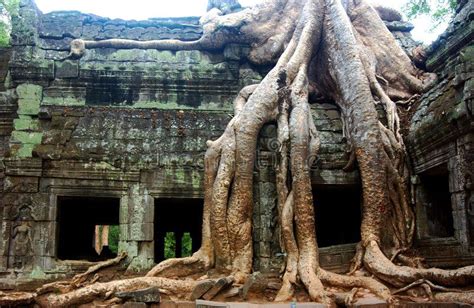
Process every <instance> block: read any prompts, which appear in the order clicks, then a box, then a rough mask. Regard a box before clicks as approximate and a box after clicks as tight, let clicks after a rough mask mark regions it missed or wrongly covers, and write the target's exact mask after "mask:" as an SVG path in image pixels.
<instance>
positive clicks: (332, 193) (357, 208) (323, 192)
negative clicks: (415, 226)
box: [313, 185, 361, 247]
mask: <svg viewBox="0 0 474 308" xmlns="http://www.w3.org/2000/svg"><path fill="white" fill-rule="evenodd" d="M313 202H314V209H315V215H316V237H317V240H318V246H319V247H328V246H334V245H341V244H350V243H357V242H359V241H360V223H361V188H360V186H356V185H317V186H313Z"/></svg>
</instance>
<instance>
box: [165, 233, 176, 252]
mask: <svg viewBox="0 0 474 308" xmlns="http://www.w3.org/2000/svg"><path fill="white" fill-rule="evenodd" d="M175 251H176V238H175V235H174V232H166V234H165V259H169V258H175V257H176V253H175Z"/></svg>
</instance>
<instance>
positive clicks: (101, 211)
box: [57, 197, 120, 261]
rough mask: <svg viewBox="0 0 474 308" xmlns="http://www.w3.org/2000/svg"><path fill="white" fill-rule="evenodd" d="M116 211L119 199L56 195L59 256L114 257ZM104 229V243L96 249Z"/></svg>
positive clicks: (117, 216) (75, 258)
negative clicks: (104, 244)
mask: <svg viewBox="0 0 474 308" xmlns="http://www.w3.org/2000/svg"><path fill="white" fill-rule="evenodd" d="M119 211H120V199H118V198H102V197H100V198H96V197H58V216H57V218H58V221H57V222H58V248H57V256H58V259H62V260H88V261H100V260H106V259H110V258H113V257H115V256H117V250H116V246H117V245H116V244H117V243H116V242H118V225H119ZM104 230H107V231H105V232H107V234H105V236H106V239H105V240H104V242H106V244H107V245H106V246H103V245H102V244H101V245H100V249H99V250H98V249H97V247H98V246H99V245H98V241H102V240H103V236H102V235H104ZM98 232H100V236H98V235H97V233H98Z"/></svg>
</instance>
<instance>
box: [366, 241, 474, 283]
mask: <svg viewBox="0 0 474 308" xmlns="http://www.w3.org/2000/svg"><path fill="white" fill-rule="evenodd" d="M364 265H365V266H366V268H367V269H368V270H369V271H370V272H372V273H374V275H376V276H377V277H378V278H380V279H382V280H384V281H386V282H388V283H390V284H391V285H394V286H397V287H404V286H406V285H407V284H410V283H412V282H414V281H416V280H418V279H425V280H428V281H431V282H432V283H436V284H439V285H442V286H463V285H472V284H473V283H474V266H473V265H471V266H465V267H462V268H459V269H454V270H442V269H438V268H428V269H420V268H413V267H408V266H397V265H395V264H393V263H392V262H391V261H390V260H389V259H387V257H386V256H385V255H384V254H383V253H382V251H381V250H380V247H379V245H378V244H377V242H376V241H370V242H369V243H368V244H367V246H366V248H365V256H364Z"/></svg>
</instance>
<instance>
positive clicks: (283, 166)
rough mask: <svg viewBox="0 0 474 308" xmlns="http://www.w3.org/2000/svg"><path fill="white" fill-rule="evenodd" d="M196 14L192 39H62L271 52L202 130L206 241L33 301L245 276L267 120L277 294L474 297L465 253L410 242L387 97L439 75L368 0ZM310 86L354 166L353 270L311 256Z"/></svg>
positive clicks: (180, 288)
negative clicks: (449, 257) (357, 236)
mask: <svg viewBox="0 0 474 308" xmlns="http://www.w3.org/2000/svg"><path fill="white" fill-rule="evenodd" d="M202 22H203V27H204V34H203V36H202V38H201V39H199V40H198V41H193V42H182V41H176V40H161V41H149V42H136V41H129V40H121V39H113V40H105V41H83V40H75V41H73V42H72V49H71V56H72V57H80V56H82V55H83V54H84V52H86V49H88V48H103V47H113V48H143V49H147V48H155V49H171V50H180V49H205V50H210V49H219V48H222V47H223V46H224V45H225V44H227V43H247V44H251V46H252V51H251V53H250V55H249V60H250V61H252V62H254V63H256V64H263V63H274V67H273V69H272V70H271V71H270V72H269V73H268V75H267V76H266V77H265V78H264V79H263V80H262V81H261V82H260V83H259V84H258V85H253V86H248V87H245V88H244V89H242V91H241V92H240V94H239V95H238V96H237V98H236V99H235V101H234V109H235V116H234V118H233V119H232V120H231V121H230V122H229V124H228V125H227V128H226V129H225V131H224V133H223V134H222V136H221V137H220V138H219V139H217V140H215V141H208V150H207V152H206V155H205V185H204V187H205V199H204V214H203V232H202V247H201V248H200V250H199V251H197V252H196V253H195V254H194V255H193V256H191V257H187V258H182V259H170V260H166V261H163V262H162V263H160V264H158V265H157V266H156V267H155V268H153V269H152V270H151V271H150V272H149V273H148V274H147V275H146V277H141V278H134V279H127V280H120V281H111V282H107V283H95V284H90V285H87V286H85V287H82V288H76V289H73V290H68V291H67V292H64V293H63V294H55V293H54V294H41V295H37V302H39V303H41V304H43V305H45V306H52V307H55V306H70V305H73V304H79V303H86V302H90V301H92V300H94V299H97V298H105V297H107V298H110V297H113V294H114V293H115V292H118V291H123V290H130V289H139V288H143V287H147V286H157V287H159V288H160V289H163V290H166V292H170V293H173V294H177V295H179V296H182V297H187V296H189V294H190V293H191V292H192V290H193V289H194V288H195V287H196V285H198V284H199V281H195V280H192V279H186V280H179V279H176V278H175V279H170V278H165V277H186V276H190V275H193V274H196V273H203V274H204V273H206V272H207V271H209V270H210V269H212V270H213V271H214V272H217V273H219V274H220V275H221V276H223V277H226V276H228V277H232V279H233V281H234V283H236V284H240V283H243V282H244V281H245V280H246V278H247V277H248V275H249V274H251V270H252V254H253V251H252V246H253V245H252V236H251V228H252V219H251V218H252V206H253V196H252V191H253V189H252V174H253V167H254V161H255V153H256V144H257V138H258V134H259V131H260V129H261V128H262V126H263V125H264V124H266V123H268V122H276V123H277V129H278V131H277V134H278V141H279V145H280V148H279V165H278V169H277V192H278V213H279V223H280V229H281V245H282V248H283V249H284V251H285V252H286V267H285V270H284V273H283V275H282V287H281V289H280V290H279V292H278V294H277V297H276V299H275V300H276V301H289V300H292V298H293V296H294V291H295V285H296V284H298V283H300V282H301V283H302V284H303V285H304V288H305V289H306V291H307V292H308V294H309V296H310V298H311V299H312V300H314V301H318V302H322V303H330V302H332V301H333V298H334V296H333V294H330V293H329V292H328V291H326V289H325V286H334V287H340V288H344V289H351V288H365V289H368V290H370V291H371V292H372V293H373V294H375V295H376V296H378V297H380V298H381V299H383V300H385V301H387V302H389V303H392V302H395V301H397V296H398V295H399V294H402V293H406V292H409V291H410V289H412V288H423V289H424V290H425V293H426V296H429V297H430V298H432V299H436V300H449V301H462V302H469V303H474V296H473V293H469V292H456V291H459V290H457V289H453V288H454V287H462V286H469V285H472V283H473V282H474V266H467V267H464V268H459V269H453V270H442V269H437V268H422V267H421V266H420V262H418V259H416V258H413V257H410V255H409V254H408V253H407V252H408V251H409V250H410V248H411V246H412V241H413V237H414V228H415V217H414V213H413V210H412V208H411V205H410V203H409V200H410V199H409V189H408V185H409V182H408V179H409V170H410V168H409V164H408V161H407V155H406V151H405V146H404V144H403V139H402V136H401V134H400V120H399V117H398V114H397V106H396V104H395V103H394V101H395V100H403V99H409V98H410V97H412V96H413V95H415V94H417V93H420V92H422V91H424V90H425V89H426V88H427V87H428V85H430V83H432V81H433V80H434V76H433V75H431V74H426V73H423V72H421V71H419V70H418V69H416V68H415V67H414V66H413V65H412V63H411V62H410V60H409V58H408V57H407V55H406V54H405V53H404V52H403V50H402V49H401V48H400V47H399V46H398V45H397V43H396V41H395V39H394V38H393V36H392V35H391V33H390V32H389V31H388V30H387V28H386V27H385V25H384V24H383V22H382V20H381V19H380V18H379V16H378V15H377V13H376V12H375V10H374V9H373V8H372V7H371V6H370V5H368V4H367V3H366V2H365V1H364V0H274V1H267V2H264V3H263V4H261V5H258V6H256V7H254V8H251V9H246V10H243V11H240V12H237V13H232V14H229V15H223V16H218V15H215V16H214V17H212V18H210V17H209V16H207V17H204V18H203V19H202ZM310 93H316V94H317V95H318V96H322V97H325V98H327V99H331V100H333V101H334V102H335V103H336V104H337V105H338V106H339V108H340V110H341V113H342V117H343V122H344V133H345V135H346V137H347V138H348V140H349V142H350V144H351V146H352V149H353V152H354V153H353V154H354V155H353V158H354V161H356V162H357V164H358V168H359V171H360V175H361V179H362V188H363V204H362V223H361V242H360V243H359V245H358V247H357V253H356V256H355V257H354V260H353V264H352V270H351V273H349V274H348V275H339V274H334V273H331V272H328V271H325V270H323V269H322V268H321V267H320V265H319V254H318V246H317V242H316V234H315V217H314V210H313V195H312V192H311V181H310V167H311V165H312V163H313V161H314V159H315V158H316V157H317V154H318V149H319V137H318V131H317V130H316V127H315V125H314V123H313V120H312V117H311V113H310V105H309V103H308V96H309V94H310ZM376 104H381V105H382V106H383V107H384V109H385V113H386V118H387V123H384V124H382V123H381V122H380V121H379V118H378V115H377V111H376V108H375V106H376ZM360 269H364V270H365V271H359V270H360ZM356 272H357V273H359V275H354V273H356ZM361 272H362V273H364V272H365V273H366V275H365V276H361V275H360V273H361ZM158 276H159V277H158ZM397 288H398V289H397Z"/></svg>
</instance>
